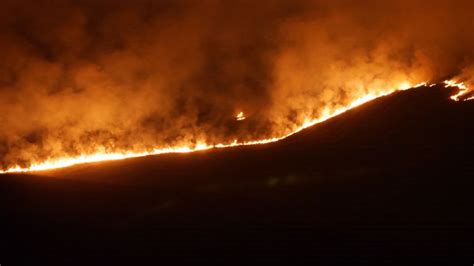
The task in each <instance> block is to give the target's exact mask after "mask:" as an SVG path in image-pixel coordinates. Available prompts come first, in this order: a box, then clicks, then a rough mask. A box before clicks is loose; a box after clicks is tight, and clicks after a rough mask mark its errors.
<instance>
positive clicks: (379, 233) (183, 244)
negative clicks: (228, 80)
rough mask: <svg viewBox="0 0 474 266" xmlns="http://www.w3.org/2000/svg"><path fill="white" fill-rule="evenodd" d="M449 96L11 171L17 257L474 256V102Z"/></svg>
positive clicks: (379, 103)
mask: <svg viewBox="0 0 474 266" xmlns="http://www.w3.org/2000/svg"><path fill="white" fill-rule="evenodd" d="M450 93H452V90H451V89H446V88H442V87H433V88H426V87H425V88H418V89H415V90H409V91H405V92H400V93H397V94H395V95H391V96H388V97H383V98H380V99H377V100H375V101H372V102H370V103H368V104H365V105H363V106H361V107H358V108H355V109H353V110H351V111H349V112H347V113H344V114H342V115H340V116H338V117H335V118H333V119H330V120H328V121H326V122H324V123H321V124H319V125H316V126H314V127H312V128H309V129H306V130H304V131H302V132H300V133H298V134H295V135H293V136H291V137H289V138H287V139H285V140H283V141H280V142H277V143H273V144H268V145H257V146H247V147H236V148H232V149H223V150H214V151H205V152H197V153H193V154H168V155H159V156H150V157H145V158H135V159H130V160H124V161H114V162H104V163H96V164H87V165H80V166H75V167H71V168H66V169H61V170H56V171H51V172H44V173H41V174H35V175H10V176H7V175H5V176H1V178H0V184H1V187H0V190H1V191H0V193H1V196H0V197H1V202H2V203H1V204H2V212H3V213H5V214H6V215H5V217H7V218H6V219H5V221H4V223H5V224H4V225H3V228H4V229H5V231H6V232H9V233H8V234H7V236H6V238H5V239H6V241H8V242H7V243H8V247H7V249H6V251H7V253H6V254H13V252H18V251H22V252H23V253H24V254H25V255H26V256H22V257H18V256H13V255H12V256H11V257H8V256H7V260H11V261H12V262H16V263H15V264H18V261H19V260H22V259H23V260H25V261H26V262H29V261H36V262H38V261H42V260H48V261H49V262H50V263H52V262H56V263H59V264H64V263H74V262H77V258H78V257H82V258H84V257H86V258H88V264H93V263H92V261H93V260H94V259H100V258H102V259H103V258H108V259H111V260H112V261H124V260H125V259H130V260H132V261H136V260H137V259H139V258H142V259H150V258H152V259H158V258H161V257H165V256H179V257H181V258H183V257H186V256H191V257H194V256H212V257H213V258H214V259H217V258H221V257H231V258H234V257H236V256H241V255H256V256H260V257H265V258H275V257H288V256H293V255H298V256H303V255H304V256H310V257H313V258H316V257H318V259H321V257H319V256H328V255H330V256H331V255H333V256H336V255H337V256H338V258H339V260H344V259H345V258H353V257H354V256H355V257H372V256H383V257H387V256H388V257H395V256H398V255H405V256H413V255H421V256H423V257H426V256H436V257H437V259H442V258H444V259H449V261H452V260H451V257H456V258H458V259H465V260H466V261H467V262H468V263H472V261H470V260H469V258H470V257H469V256H470V255H471V252H470V251H471V247H472V245H470V244H471V241H472V239H473V238H472V236H473V235H474V234H473V230H472V229H473V225H474V213H473V212H472V208H471V204H472V202H473V200H472V195H471V194H472V193H471V189H472V187H473V185H474V180H473V179H472V177H473V176H474V173H473V169H474V164H473V162H472V159H471V158H472V151H473V148H474V145H473V144H474V143H473V137H472V136H474V123H473V120H474V104H473V103H472V102H461V103H460V102H453V101H451V100H449V94H450ZM89 258H90V259H89ZM7 260H5V261H7ZM107 261H109V260H107ZM329 261H330V262H335V260H334V258H331V259H330V260H329ZM109 262H110V261H109ZM423 262H426V258H424V260H423ZM5 265H7V264H6V262H5Z"/></svg>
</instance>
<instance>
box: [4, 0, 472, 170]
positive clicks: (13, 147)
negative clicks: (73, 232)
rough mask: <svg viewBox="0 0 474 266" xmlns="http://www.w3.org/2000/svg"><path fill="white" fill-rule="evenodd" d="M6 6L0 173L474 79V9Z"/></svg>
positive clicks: (369, 4)
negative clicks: (411, 87)
mask: <svg viewBox="0 0 474 266" xmlns="http://www.w3.org/2000/svg"><path fill="white" fill-rule="evenodd" d="M0 5H1V6H0V62H1V64H0V169H1V168H8V167H11V166H13V165H21V166H27V165H29V164H31V163H33V162H40V161H43V160H45V159H47V158H58V157H63V156H74V155H78V154H91V153H95V152H120V151H145V150H150V149H153V148H156V147H170V146H180V145H190V144H191V145H192V144H195V143H198V142H206V143H209V144H213V143H214V144H215V143H228V142H232V141H233V140H234V139H237V140H240V141H247V140H253V139H262V138H268V137H275V136H281V135H283V134H287V133H289V132H291V131H292V130H294V129H295V128H296V127H297V126H299V125H301V124H302V123H303V122H304V121H305V119H308V118H315V117H318V115H320V114H321V113H322V112H324V111H327V110H331V109H335V108H338V107H340V106H344V105H346V104H348V103H350V102H351V101H353V100H354V99H357V98H358V97H361V96H363V95H366V94H368V93H371V92H374V91H377V90H381V89H386V88H396V87H398V86H400V84H403V83H404V82H410V83H411V84H416V83H419V82H422V81H433V82H436V81H440V80H443V79H445V78H453V77H454V78H458V79H459V80H460V81H466V82H467V83H468V84H469V83H474V79H473V78H472V77H473V76H472V75H471V73H473V72H474V64H473V63H472V58H473V56H474V49H473V48H472V47H474V35H472V30H473V29H474V20H472V18H471V14H470V12H471V10H472V8H473V7H474V4H472V2H471V1H448V0H446V1H430V2H429V3H428V2H426V1H421V0H415V1H414V0H410V1H408V0H399V1H393V0H392V1H363V2H360V1H357V2H356V1H323V0H321V1H302V0H297V1H294V0H274V1H246V0H240V1H219V0H210V1H192V0H189V1H186V0H181V1H171V0H169V1H167V0H163V1H152V0H138V1H125V0H119V1H117V0H114V1H112V0H101V1H97V0H79V1H62V0H19V1H13V0H12V1H5V0H3V1H2V2H1V4H0ZM473 85H474V84H473ZM241 111H242V112H244V113H245V114H246V116H247V117H248V118H247V119H246V120H245V121H236V119H235V115H236V114H237V113H239V112H241Z"/></svg>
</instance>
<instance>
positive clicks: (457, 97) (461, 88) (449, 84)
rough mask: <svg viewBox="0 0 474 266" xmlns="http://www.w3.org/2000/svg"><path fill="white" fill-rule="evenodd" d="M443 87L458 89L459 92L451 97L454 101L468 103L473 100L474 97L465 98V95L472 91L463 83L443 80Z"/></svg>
mask: <svg viewBox="0 0 474 266" xmlns="http://www.w3.org/2000/svg"><path fill="white" fill-rule="evenodd" d="M444 85H445V86H446V87H453V88H458V89H459V92H458V93H457V94H456V95H453V96H451V99H452V100H454V101H469V100H472V99H474V96H471V97H468V98H465V97H464V96H466V95H467V94H469V93H471V92H472V90H471V89H469V88H468V87H467V86H466V85H464V82H457V81H455V80H445V81H444Z"/></svg>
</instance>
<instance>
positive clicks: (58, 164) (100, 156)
mask: <svg viewBox="0 0 474 266" xmlns="http://www.w3.org/2000/svg"><path fill="white" fill-rule="evenodd" d="M444 84H445V87H457V88H458V89H459V90H460V91H459V93H458V94H456V95H454V96H452V97H451V99H453V100H455V101H460V99H461V97H462V96H463V95H466V94H467V93H470V92H471V90H470V89H469V88H468V87H467V86H465V85H464V83H462V82H461V83H458V82H456V81H453V80H447V81H444ZM422 86H430V87H432V86H434V84H428V83H426V82H423V83H419V84H417V85H414V86H412V85H411V84H409V83H407V82H405V83H402V84H400V85H399V86H398V88H397V89H391V90H381V91H378V92H374V93H367V94H366V95H364V96H361V97H359V98H357V99H355V100H354V101H352V102H351V103H349V104H348V105H347V106H345V107H342V108H338V109H330V108H326V109H325V110H323V112H322V113H321V115H320V117H318V118H315V119H311V118H308V119H306V120H305V121H304V123H303V124H302V125H301V126H300V127H298V128H296V129H295V130H294V131H293V132H291V133H289V134H287V135H284V136H281V137H276V138H269V139H261V140H255V141H247V142H238V141H237V140H234V141H233V142H230V143H220V144H206V143H197V144H193V145H189V146H181V147H168V148H157V149H154V150H150V151H144V152H139V153H137V152H128V153H104V152H98V153H95V154H87V155H81V156H77V157H65V158H54V159H49V160H46V161H43V162H39V163H35V164H32V165H31V166H29V167H20V166H15V167H12V168H9V169H7V170H3V171H0V173H18V172H31V171H42V170H50V169H58V168H64V167H68V166H72V165H76V164H84V163H92V162H99V161H111V160H122V159H127V158H134V157H143V156H148V155H157V154H164V153H189V152H195V151H203V150H209V149H216V148H227V147H235V146H246V145H257V144H266V143H271V142H276V141H279V140H282V139H284V138H287V137H289V136H291V135H293V134H295V133H297V132H300V131H301V130H303V129H305V128H307V127H310V126H313V125H315V124H318V123H321V122H323V121H326V120H328V119H330V118H332V117H335V116H337V115H339V114H342V113H344V112H346V111H348V110H350V109H352V108H354V107H357V106H360V105H362V104H364V103H367V102H369V101H371V100H374V99H376V98H378V97H382V96H385V95H388V94H391V93H394V92H396V91H400V90H407V89H410V88H417V87H422ZM470 99H474V97H470V98H467V99H462V101H466V100H470ZM245 118H246V117H245V115H244V113H243V112H240V113H239V114H237V116H236V119H237V120H238V121H241V120H244V119H245Z"/></svg>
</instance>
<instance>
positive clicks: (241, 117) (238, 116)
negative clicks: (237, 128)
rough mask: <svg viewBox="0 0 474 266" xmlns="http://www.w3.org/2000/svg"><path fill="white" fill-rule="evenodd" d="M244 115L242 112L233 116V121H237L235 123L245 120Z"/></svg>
mask: <svg viewBox="0 0 474 266" xmlns="http://www.w3.org/2000/svg"><path fill="white" fill-rule="evenodd" d="M245 118H247V117H245V115H244V112H240V113H238V114H237V116H235V119H237V121H242V120H245Z"/></svg>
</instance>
